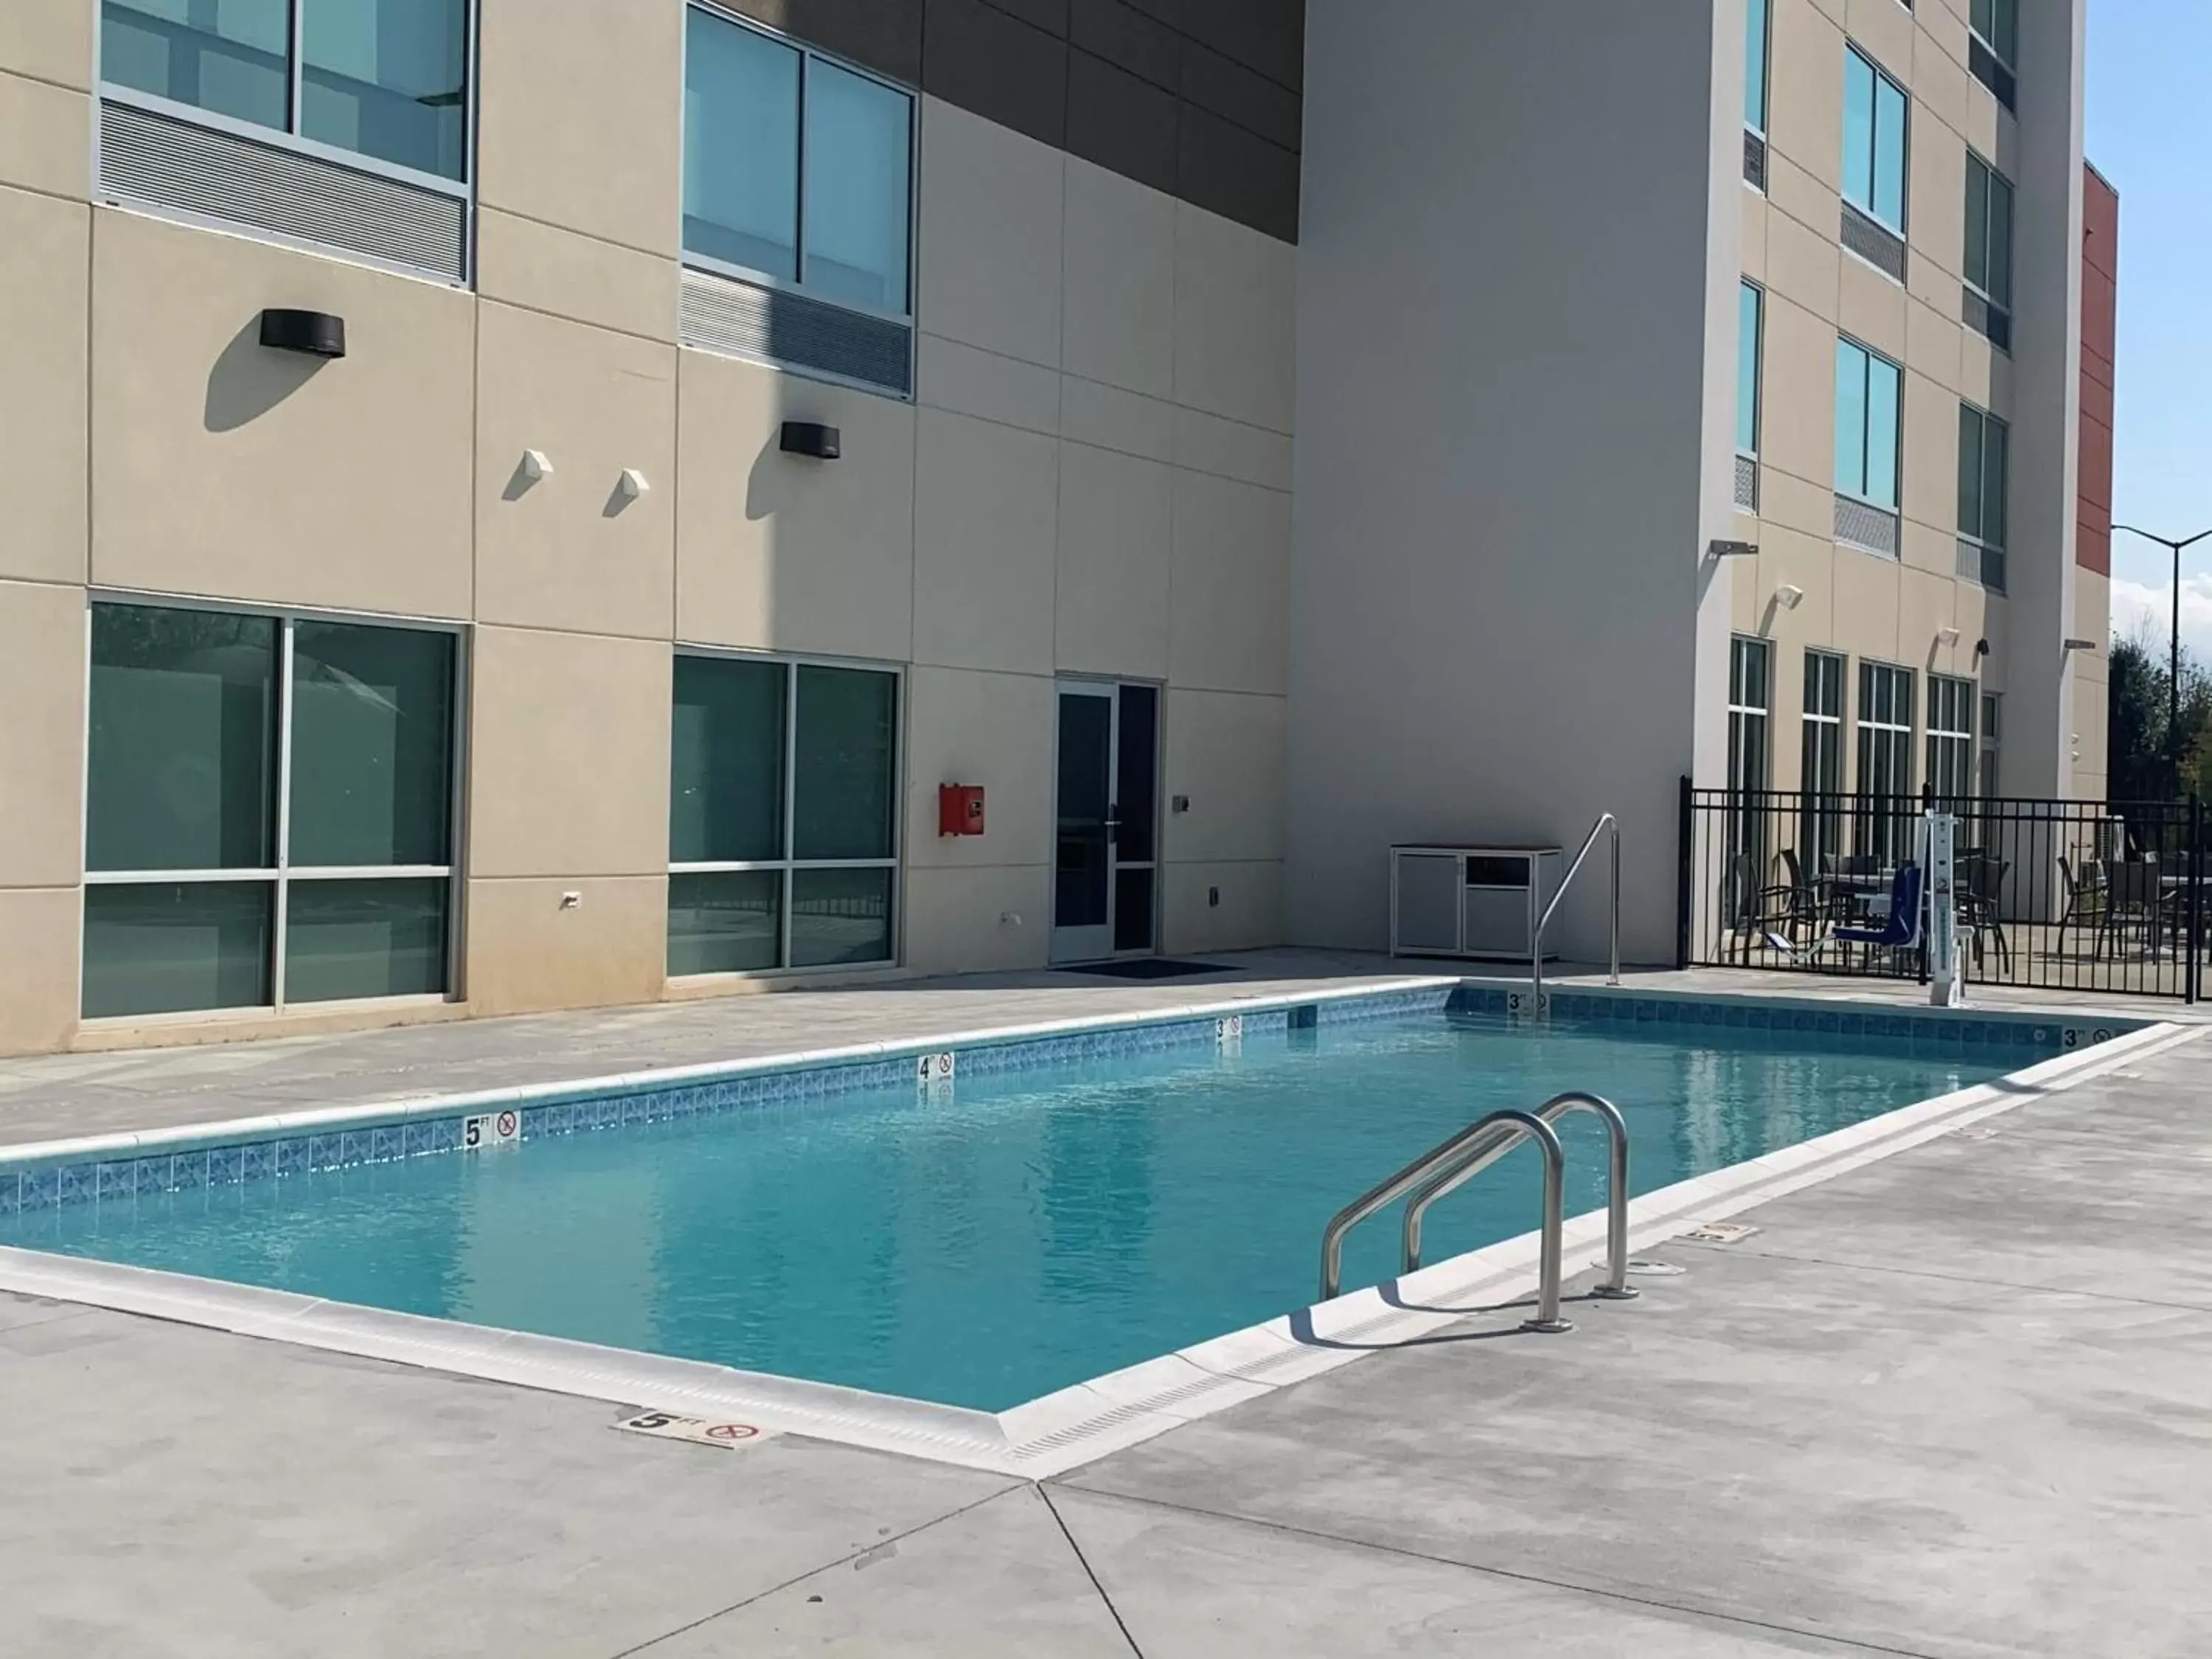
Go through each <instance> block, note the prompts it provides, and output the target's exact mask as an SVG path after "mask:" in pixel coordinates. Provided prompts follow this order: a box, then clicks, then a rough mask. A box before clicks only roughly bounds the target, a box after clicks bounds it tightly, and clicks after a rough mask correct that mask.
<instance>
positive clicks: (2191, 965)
mask: <svg viewBox="0 0 2212 1659" xmlns="http://www.w3.org/2000/svg"><path fill="white" fill-rule="evenodd" d="M2187 949H2188V951H2189V955H2188V957H2187V963H2188V965H2187V966H2186V967H2185V968H2184V969H2183V970H2182V981H2183V989H2182V996H2183V999H2184V1000H2185V1001H2189V1002H2194V1001H2196V1000H2197V998H2198V997H2200V996H2202V995H2203V992H2204V801H2203V797H2201V796H2199V795H2197V794H2194V793H2192V794H2191V796H2190V797H2189V943H2188V946H2187Z"/></svg>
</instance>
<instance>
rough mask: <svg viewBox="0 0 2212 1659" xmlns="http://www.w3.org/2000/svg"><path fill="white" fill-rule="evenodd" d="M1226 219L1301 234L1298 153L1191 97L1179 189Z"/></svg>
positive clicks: (1179, 157)
mask: <svg viewBox="0 0 2212 1659" xmlns="http://www.w3.org/2000/svg"><path fill="white" fill-rule="evenodd" d="M1175 193H1176V195H1177V196H1180V197H1182V199H1183V200H1184V201H1186V202H1189V203H1191V204H1194V205H1195V206H1198V207H1202V208H1206V209H1208V210H1211V211H1212V212H1215V213H1218V214H1219V215H1221V216H1222V217H1224V218H1225V219H1234V220H1236V221H1237V222H1238V223H1240V224H1246V225H1250V226H1251V227H1252V228H1254V229H1255V230H1264V231H1266V232H1267V234H1268V235H1270V236H1279V237H1281V238H1282V239H1283V240H1285V241H1286V242H1295V241H1297V240H1298V157H1297V153H1296V152H1295V151H1292V150H1287V149H1283V148H1282V147H1281V146H1279V145H1277V144H1271V143H1268V142H1267V140H1266V139H1265V138H1262V137H1260V136H1259V135H1258V134H1257V133H1253V132H1247V131H1245V130H1244V129H1243V127H1240V126H1237V125H1233V124H1231V123H1230V122H1227V121H1225V120H1223V119H1222V118H1220V117H1219V116H1218V115H1216V114H1214V113H1213V112H1211V111H1210V110H1204V109H1200V107H1199V106H1197V105H1196V104H1193V103H1188V102H1186V103H1185V104H1184V105H1183V106H1182V130H1181V132H1180V134H1179V135H1178V139H1177V143H1176V192H1175Z"/></svg>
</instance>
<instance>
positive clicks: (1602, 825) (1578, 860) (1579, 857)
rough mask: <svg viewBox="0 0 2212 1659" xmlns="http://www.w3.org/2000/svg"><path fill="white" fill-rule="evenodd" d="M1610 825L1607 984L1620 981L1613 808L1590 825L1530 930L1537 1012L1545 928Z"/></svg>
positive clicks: (1531, 979)
mask: <svg viewBox="0 0 2212 1659" xmlns="http://www.w3.org/2000/svg"><path fill="white" fill-rule="evenodd" d="M1607 829H1611V830H1612V831H1613V935H1612V940H1613V942H1612V951H1611V957H1612V960H1611V968H1610V971H1609V972H1608V973H1607V975H1606V981H1605V982H1606V983H1607V985H1618V984H1620V819H1619V818H1617V817H1613V814H1612V813H1610V812H1601V813H1599V814H1598V815H1597V822H1596V823H1593V824H1592V825H1590V832H1589V838H1588V839H1587V840H1585V841H1584V842H1583V850H1582V851H1581V852H1579V853H1577V854H1575V861H1574V862H1573V863H1572V864H1571V865H1569V866H1567V873H1566V874H1565V876H1563V877H1561V878H1560V879H1559V886H1558V887H1557V888H1555V889H1554V890H1553V893H1552V902H1550V903H1549V904H1547V905H1546V906H1545V907H1544V914H1543V915H1541V916H1538V917H1537V918H1536V925H1535V927H1534V928H1533V929H1531V930H1530V931H1531V935H1532V936H1531V937H1530V939H1529V940H1528V982H1529V988H1530V989H1531V990H1533V991H1534V993H1535V994H1536V1012H1538V1013H1540V1014H1541V1013H1542V1012H1544V930H1545V929H1546V928H1547V927H1550V926H1551V925H1552V917H1553V914H1554V913H1556V912H1557V911H1558V909H1559V901H1560V900H1561V899H1563V898H1565V897H1566V896H1567V889H1568V888H1570V887H1571V886H1573V885H1574V884H1575V878H1576V877H1577V875H1579V874H1581V873H1582V867H1583V860H1585V859H1587V858H1589V855H1590V848H1593V847H1595V846H1596V845H1597V838H1598V837H1599V836H1601V835H1603V834H1604V833H1605V832H1606V831H1607ZM1528 908H1529V909H1530V910H1531V911H1532V912H1533V911H1534V909H1535V908H1536V907H1535V906H1534V904H1531V905H1530V906H1529V907H1528Z"/></svg>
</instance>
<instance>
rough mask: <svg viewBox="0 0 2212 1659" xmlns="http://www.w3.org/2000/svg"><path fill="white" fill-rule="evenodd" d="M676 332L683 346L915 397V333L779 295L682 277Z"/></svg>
mask: <svg viewBox="0 0 2212 1659" xmlns="http://www.w3.org/2000/svg"><path fill="white" fill-rule="evenodd" d="M678 334H679V335H680V337H682V339H683V342H684V344H685V345H688V346H698V347H700V348H702V349H705V350H708V351H720V352H724V353H726V354H728V355H729V356H734V357H750V358H751V359H752V360H753V361H755V362H763V363H774V364H777V365H779V366H781V367H784V368H795V369H799V370H803V371H806V372H810V373H812V374H824V375H829V376H830V377H832V378H834V379H836V380H849V381H852V382H853V383H854V384H855V385H859V386H869V387H872V388H873V389H875V390H877V391H879V392H891V393H894V394H895V395H896V396H898V397H901V398H904V397H908V396H909V395H911V393H912V392H913V390H914V374H913V370H912V364H913V362H914V331H913V330H912V329H910V328H909V327H908V326H907V325H905V324H904V323H894V322H890V321H888V320H886V319H884V318H880V317H870V316H866V315H865V314H863V313H859V312H852V311H847V310H846V309H844V308H843V307H842V306H833V305H824V304H823V302H822V301H819V300H810V299H807V298H805V296H804V295H797V294H787V293H786V292H785V291H784V290H782V289H773V288H763V287H759V286H757V285H756V284H754V283H745V282H739V281H738V280H736V279H735V278H733V277H727V276H710V275H709V274H708V273H707V272H705V271H699V270H686V271H685V272H684V293H683V300H682V305H681V309H680V312H679V315H678Z"/></svg>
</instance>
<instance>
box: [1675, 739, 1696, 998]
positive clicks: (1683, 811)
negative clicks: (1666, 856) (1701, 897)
mask: <svg viewBox="0 0 2212 1659" xmlns="http://www.w3.org/2000/svg"><path fill="white" fill-rule="evenodd" d="M1674 838H1675V839H1674V847H1675V854H1676V867H1675V872H1674V966H1675V967H1676V968H1677V969H1682V968H1687V967H1688V966H1689V965H1690V867H1691V861H1692V856H1693V854H1692V842H1694V841H1695V840H1696V838H1697V822H1696V814H1695V813H1694V811H1692V807H1691V795H1690V775H1689V774H1688V773H1687V772H1685V773H1684V774H1682V796H1681V805H1680V815H1679V816H1678V817H1677V818H1676V820H1675V824H1674Z"/></svg>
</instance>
